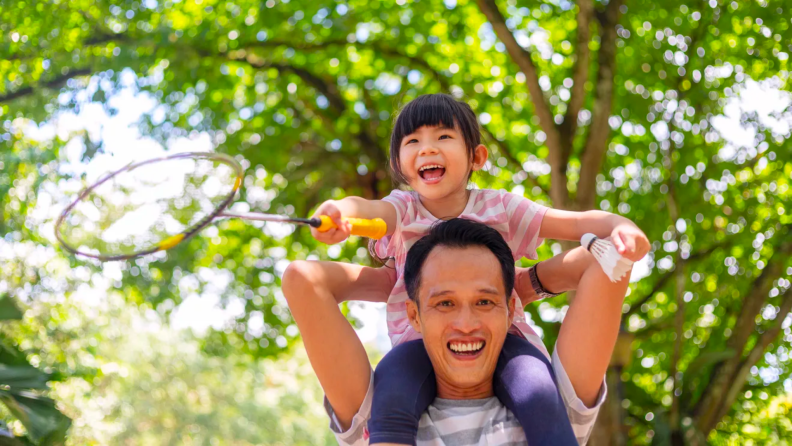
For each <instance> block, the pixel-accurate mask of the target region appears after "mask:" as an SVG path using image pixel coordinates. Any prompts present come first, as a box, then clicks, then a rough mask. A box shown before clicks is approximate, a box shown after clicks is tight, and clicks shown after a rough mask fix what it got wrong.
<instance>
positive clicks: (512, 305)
mask: <svg viewBox="0 0 792 446" xmlns="http://www.w3.org/2000/svg"><path fill="white" fill-rule="evenodd" d="M516 300H517V299H515V298H514V295H513V294H512V295H510V296H509V305H508V308H509V325H508V327H511V326H512V323H513V322H514V309H515V305H516V304H515V301H516Z"/></svg>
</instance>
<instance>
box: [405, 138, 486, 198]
mask: <svg viewBox="0 0 792 446" xmlns="http://www.w3.org/2000/svg"><path fill="white" fill-rule="evenodd" d="M486 161H487V149H486V147H484V146H483V145H479V146H478V147H476V149H475V151H474V153H473V157H472V159H470V157H468V150H467V148H466V147H465V140H464V139H463V137H462V135H461V134H460V133H459V132H458V131H457V130H456V129H450V128H448V127H429V126H424V127H420V128H419V129H417V130H416V131H415V132H413V133H410V134H409V135H407V136H405V137H404V138H402V141H401V146H400V148H399V167H401V171H402V173H403V174H404V176H405V177H406V178H407V182H408V184H409V185H410V187H412V188H413V190H414V191H416V192H418V194H419V195H421V197H423V198H426V199H429V200H438V199H443V198H446V197H448V196H450V195H452V194H454V193H455V192H458V191H460V190H464V189H466V188H467V181H468V177H469V174H470V172H471V170H479V169H481V168H482V167H483V166H484V163H485V162H486Z"/></svg>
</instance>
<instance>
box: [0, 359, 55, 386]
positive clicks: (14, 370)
mask: <svg viewBox="0 0 792 446" xmlns="http://www.w3.org/2000/svg"><path fill="white" fill-rule="evenodd" d="M49 379H50V376H49V375H48V374H46V373H44V372H42V371H40V370H38V369H37V368H35V367H33V366H7V365H5V364H0V386H9V387H10V388H11V390H21V389H36V390H46V389H47V381H49Z"/></svg>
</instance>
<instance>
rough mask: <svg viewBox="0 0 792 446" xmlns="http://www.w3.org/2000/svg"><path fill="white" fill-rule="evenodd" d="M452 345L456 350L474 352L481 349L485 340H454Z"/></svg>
mask: <svg viewBox="0 0 792 446" xmlns="http://www.w3.org/2000/svg"><path fill="white" fill-rule="evenodd" d="M450 347H451V350H453V351H455V352H474V351H478V350H481V348H482V347H484V342H481V341H479V342H452V343H450Z"/></svg>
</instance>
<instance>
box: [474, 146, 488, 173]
mask: <svg viewBox="0 0 792 446" xmlns="http://www.w3.org/2000/svg"><path fill="white" fill-rule="evenodd" d="M487 158H489V151H487V146H485V145H484V144H479V145H478V146H477V147H476V148H475V149H474V150H473V170H474V171H476V170H481V168H482V167H484V164H485V163H486V162H487Z"/></svg>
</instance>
